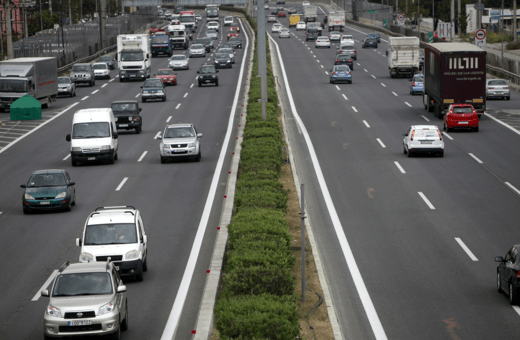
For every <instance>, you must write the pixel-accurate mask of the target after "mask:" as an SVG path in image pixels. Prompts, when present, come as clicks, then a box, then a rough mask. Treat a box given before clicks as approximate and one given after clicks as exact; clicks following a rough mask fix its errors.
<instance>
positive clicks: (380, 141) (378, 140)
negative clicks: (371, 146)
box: [376, 138, 386, 149]
mask: <svg viewBox="0 0 520 340" xmlns="http://www.w3.org/2000/svg"><path fill="white" fill-rule="evenodd" d="M376 140H377V142H378V143H379V145H381V147H382V148H383V149H386V145H385V144H384V143H383V141H382V140H381V139H379V138H376Z"/></svg>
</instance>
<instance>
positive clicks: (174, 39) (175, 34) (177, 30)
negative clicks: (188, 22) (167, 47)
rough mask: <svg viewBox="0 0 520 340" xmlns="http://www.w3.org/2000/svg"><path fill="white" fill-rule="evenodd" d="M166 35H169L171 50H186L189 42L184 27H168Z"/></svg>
mask: <svg viewBox="0 0 520 340" xmlns="http://www.w3.org/2000/svg"><path fill="white" fill-rule="evenodd" d="M168 34H169V35H170V44H171V46H172V49H175V48H182V49H184V50H187V49H188V47H189V45H190V42H189V34H188V32H187V31H186V27H185V26H184V25H170V26H168Z"/></svg>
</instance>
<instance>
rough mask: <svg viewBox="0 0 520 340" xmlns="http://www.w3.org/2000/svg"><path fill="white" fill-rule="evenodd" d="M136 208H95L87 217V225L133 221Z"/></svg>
mask: <svg viewBox="0 0 520 340" xmlns="http://www.w3.org/2000/svg"><path fill="white" fill-rule="evenodd" d="M136 214H137V210H136V209H135V208H134V207H129V206H127V207H123V206H120V207H119V206H115V207H102V208H97V209H96V211H94V212H93V213H91V214H90V215H89V217H88V223H87V224H88V225H95V224H111V223H134V221H135V215H136Z"/></svg>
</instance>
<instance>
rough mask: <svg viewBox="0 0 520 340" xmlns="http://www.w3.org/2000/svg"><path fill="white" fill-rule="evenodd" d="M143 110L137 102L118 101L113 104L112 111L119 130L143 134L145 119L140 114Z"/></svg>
mask: <svg viewBox="0 0 520 340" xmlns="http://www.w3.org/2000/svg"><path fill="white" fill-rule="evenodd" d="M142 110H143V109H142V108H140V107H139V103H138V102H137V100H118V101H115V102H113V103H112V111H113V112H114V116H115V117H116V124H117V129H118V130H119V129H125V130H132V129H134V130H135V133H137V134H139V133H141V130H142V128H143V119H142V117H141V115H140V114H139V113H140V112H141V111H142Z"/></svg>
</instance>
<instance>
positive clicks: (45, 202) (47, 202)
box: [40, 201, 51, 205]
mask: <svg viewBox="0 0 520 340" xmlns="http://www.w3.org/2000/svg"><path fill="white" fill-rule="evenodd" d="M47 204H51V202H49V201H42V202H40V205H47Z"/></svg>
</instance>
